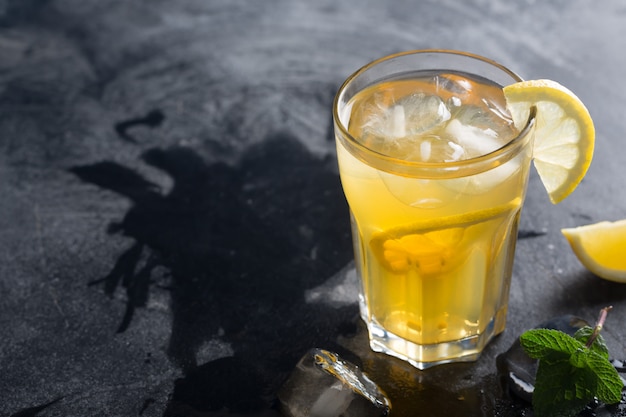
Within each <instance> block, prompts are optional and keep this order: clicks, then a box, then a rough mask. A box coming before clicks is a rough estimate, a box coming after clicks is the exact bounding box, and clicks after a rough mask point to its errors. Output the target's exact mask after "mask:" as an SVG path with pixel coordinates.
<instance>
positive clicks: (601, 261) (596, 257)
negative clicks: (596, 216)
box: [561, 220, 626, 283]
mask: <svg viewBox="0 0 626 417" xmlns="http://www.w3.org/2000/svg"><path fill="white" fill-rule="evenodd" d="M561 232H562V233H563V235H564V236H565V237H566V238H567V241H568V242H569V244H570V246H571V247H572V250H573V251H574V253H575V254H576V256H577V257H578V259H579V260H580V262H581V263H582V264H583V265H584V266H585V267H586V268H587V269H588V270H590V271H591V272H593V273H594V274H596V275H597V276H599V277H601V278H604V279H608V280H609V281H615V282H622V283H626V256H624V255H625V254H626V220H620V221H617V222H614V223H611V222H600V223H595V224H590V225H587V226H580V227H575V228H570V229H562V230H561Z"/></svg>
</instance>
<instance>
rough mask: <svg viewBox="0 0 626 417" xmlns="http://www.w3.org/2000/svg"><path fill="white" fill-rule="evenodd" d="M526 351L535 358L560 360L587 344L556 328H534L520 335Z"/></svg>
mask: <svg viewBox="0 0 626 417" xmlns="http://www.w3.org/2000/svg"><path fill="white" fill-rule="evenodd" d="M520 342H521V344H522V347H523V348H524V351H525V352H526V353H527V354H528V356H530V357H531V358H534V359H543V358H550V359H552V360H559V359H560V358H561V357H563V358H567V359H569V357H570V356H571V355H572V354H573V353H574V352H576V351H577V350H579V349H581V348H584V347H585V345H584V344H583V343H581V342H580V341H578V340H576V339H574V338H573V337H571V336H569V335H567V334H565V333H563V332H561V331H559V330H554V329H532V330H528V331H526V332H524V333H523V334H522V335H521V336H520Z"/></svg>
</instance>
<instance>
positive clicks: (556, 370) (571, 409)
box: [533, 359, 594, 417]
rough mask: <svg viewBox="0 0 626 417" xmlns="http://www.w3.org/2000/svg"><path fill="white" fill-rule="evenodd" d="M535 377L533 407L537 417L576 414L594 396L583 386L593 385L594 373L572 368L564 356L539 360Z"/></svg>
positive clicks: (565, 416) (566, 416)
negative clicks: (555, 360) (548, 361)
mask: <svg viewBox="0 0 626 417" xmlns="http://www.w3.org/2000/svg"><path fill="white" fill-rule="evenodd" d="M572 369H574V371H572ZM536 381H537V382H536V383H535V391H534V392H533V410H534V412H535V415H536V416H538V417H541V416H550V417H573V416H576V415H577V414H578V413H579V412H580V411H582V410H583V409H584V408H585V406H586V405H587V404H589V402H590V401H591V400H593V397H594V393H593V391H592V390H591V389H589V388H587V386H588V385H594V384H593V381H594V375H593V374H591V375H590V372H589V371H588V370H587V369H586V368H572V366H571V365H570V363H569V361H568V360H567V359H564V360H561V361H557V362H553V363H546V362H545V361H539V367H538V369H537V378H536Z"/></svg>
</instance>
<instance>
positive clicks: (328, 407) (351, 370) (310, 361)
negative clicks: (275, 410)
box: [278, 349, 391, 417]
mask: <svg viewBox="0 0 626 417" xmlns="http://www.w3.org/2000/svg"><path fill="white" fill-rule="evenodd" d="M278 399H279V401H280V406H281V410H282V411H283V413H285V414H286V415H287V416H289V417H382V416H387V415H388V414H389V411H390V409H391V403H390V402H389V399H388V398H387V396H386V395H385V394H384V393H383V391H382V390H381V389H380V388H379V387H378V386H377V385H376V384H375V383H374V382H373V381H372V380H371V379H369V378H368V377H367V375H365V374H364V373H363V372H362V371H361V370H360V369H359V368H358V367H357V366H356V365H354V364H352V363H350V362H347V361H345V360H343V359H341V358H340V357H339V355H337V354H336V353H333V352H329V351H327V350H323V349H311V350H310V351H309V352H307V354H305V355H304V356H303V357H302V359H300V361H299V362H298V364H297V365H296V367H295V369H294V370H293V372H292V373H291V375H290V377H289V378H288V379H287V381H286V382H285V384H284V385H283V386H282V388H281V389H280V391H279V393H278Z"/></svg>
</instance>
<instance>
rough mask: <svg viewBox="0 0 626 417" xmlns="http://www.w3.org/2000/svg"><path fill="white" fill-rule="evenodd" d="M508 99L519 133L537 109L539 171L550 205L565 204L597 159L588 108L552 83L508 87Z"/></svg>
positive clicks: (534, 150)
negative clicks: (531, 113)
mask: <svg viewBox="0 0 626 417" xmlns="http://www.w3.org/2000/svg"><path fill="white" fill-rule="evenodd" d="M504 96H505V98H506V101H507V107H508V108H509V110H510V111H511V115H512V117H513V121H514V122H515V126H516V127H517V128H518V129H521V128H523V126H524V125H525V123H526V121H527V120H528V115H529V111H530V108H531V107H532V106H533V105H534V106H536V108H537V118H536V128H535V145H534V148H533V158H534V164H535V168H536V169H537V173H538V174H539V177H540V178H541V181H542V182H543V185H544V186H545V187H546V190H547V191H548V196H549V197H550V201H552V203H554V204H557V203H559V202H561V201H562V200H563V199H565V197H567V196H568V195H569V194H570V193H571V192H572V191H574V189H575V188H576V187H577V186H578V184H579V183H580V181H581V180H582V179H583V177H584V176H585V174H586V172H587V169H588V168H589V164H590V163H591V158H592V156H593V147H594V141H595V129H594V126H593V120H591V116H590V115H589V112H588V111H587V108H586V107H585V105H584V104H583V103H582V101H580V99H579V98H578V97H576V95H575V94H574V93H572V92H571V91H570V90H568V89H567V88H565V87H563V86H562V85H560V84H559V83H557V82H555V81H551V80H530V81H522V82H519V83H516V84H512V85H509V86H506V87H504Z"/></svg>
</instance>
